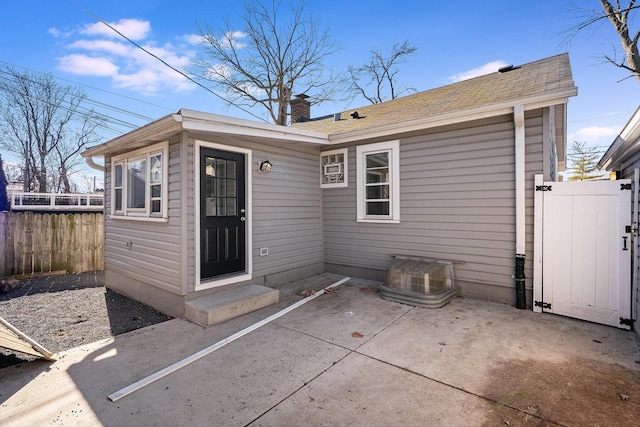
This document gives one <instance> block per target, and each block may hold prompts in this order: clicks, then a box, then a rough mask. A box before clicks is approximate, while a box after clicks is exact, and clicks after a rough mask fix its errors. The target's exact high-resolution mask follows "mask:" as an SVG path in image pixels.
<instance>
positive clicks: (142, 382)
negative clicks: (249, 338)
mask: <svg viewBox="0 0 640 427" xmlns="http://www.w3.org/2000/svg"><path fill="white" fill-rule="evenodd" d="M350 279H351V277H345V278H344V279H341V280H338V281H337V282H335V283H333V284H331V285H329V286H327V287H326V288H324V289H322V290H321V291H318V292H316V293H315V294H313V295H310V296H308V297H306V298H305V299H302V300H300V301H298V302H296V303H295V304H291V305H290V306H289V307H287V308H284V309H282V310H280V311H279V312H277V313H275V314H272V315H271V316H269V317H267V318H266V319H263V320H261V321H259V322H257V323H254V324H253V325H251V326H248V327H246V328H244V329H243V330H241V331H239V332H236V333H235V334H233V335H231V336H229V337H227V338H225V339H223V340H220V341H218V342H217V343H215V344H213V345H210V346H209V347H207V348H205V349H203V350H200V351H199V352H197V353H195V354H192V355H191V356H189V357H186V358H184V359H182V360H180V361H178V362H176V363H174V364H173V365H169V366H167V367H166V368H164V369H161V370H160V371H158V372H156V373H155V374H151V375H149V376H148V377H146V378H143V379H141V380H140V381H136V382H135V383H133V384H131V385H130V386H128V387H125V388H123V389H122V390H119V391H116V392H115V393H112V394H110V395H109V396H108V398H109V400H111V401H112V402H115V401H117V400H120V399H122V398H123V397H125V396H128V395H130V394H131V393H133V392H134V391H136V390H139V389H141V388H142V387H145V386H147V385H149V384H151V383H153V382H155V381H157V380H159V379H160V378H164V377H166V376H167V375H169V374H170V373H172V372H175V371H177V370H178V369H180V368H183V367H185V366H187V365H188V364H190V363H192V362H195V361H196V360H198V359H200V358H202V357H204V356H206V355H207V354H209V353H212V352H214V351H216V350H217V349H219V348H221V347H224V346H225V345H227V344H229V343H231V342H233V341H235V340H237V339H238V338H241V337H243V336H245V335H247V334H248V333H249V332H252V331H255V330H256V329H258V328H260V327H261V326H264V325H266V324H267V323H269V322H271V321H273V320H276V319H277V318H278V317H282V316H284V315H285V314H287V313H288V312H290V311H292V310H294V309H296V308H298V307H300V306H301V305H303V304H306V303H308V302H309V301H311V300H312V299H315V298H318V297H319V296H320V295H322V294H324V293H326V292H327V291H328V290H330V289H332V288H336V287H338V286H340V285H342V284H343V283H344V282H346V281H348V280H350Z"/></svg>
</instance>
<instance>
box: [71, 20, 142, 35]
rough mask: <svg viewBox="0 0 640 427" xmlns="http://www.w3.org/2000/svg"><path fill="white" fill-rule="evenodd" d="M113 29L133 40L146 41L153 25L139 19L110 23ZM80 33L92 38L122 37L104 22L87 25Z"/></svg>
mask: <svg viewBox="0 0 640 427" xmlns="http://www.w3.org/2000/svg"><path fill="white" fill-rule="evenodd" d="M108 24H109V25H110V26H111V27H113V28H115V29H116V30H118V31H119V32H120V33H122V34H124V35H125V36H126V37H128V38H130V39H131V40H144V39H145V38H147V36H148V35H149V33H150V32H151V23H150V22H149V21H141V20H139V19H121V20H119V21H118V22H109V23H108ZM80 32H81V33H82V34H87V35H90V36H105V37H110V38H118V37H120V35H118V33H116V32H115V31H113V30H112V29H111V28H109V27H108V26H106V25H105V24H103V23H102V22H96V23H95V24H87V25H85V26H84V27H83V28H82V29H81V30H80Z"/></svg>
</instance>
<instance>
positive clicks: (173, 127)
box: [81, 110, 329, 157]
mask: <svg viewBox="0 0 640 427" xmlns="http://www.w3.org/2000/svg"><path fill="white" fill-rule="evenodd" d="M181 130H190V131H200V132H206V133H213V134H226V135H237V136H245V137H255V138H261V139H265V140H277V141H288V142H299V143H308V144H316V145H328V144H329V139H328V137H327V135H326V134H323V133H319V132H310V131H305V130H301V129H297V128H291V127H286V126H277V125H273V124H269V123H258V122H253V121H250V120H243V119H236V118H233V117H225V116H220V115H217V114H210V113H202V112H199V111H192V110H180V111H179V112H178V113H174V114H169V115H167V116H165V117H162V118H160V119H158V120H156V121H154V122H151V123H149V124H147V125H144V126H142V127H140V128H138V129H135V130H133V131H131V132H129V133H126V134H124V135H122V136H119V137H117V138H114V139H112V140H110V141H108V142H105V143H104V144H100V145H97V146H95V147H91V148H89V149H87V150H85V151H83V152H82V153H81V154H82V156H83V157H102V156H104V155H105V154H113V153H119V152H124V151H128V150H129V148H131V149H135V148H140V147H144V146H146V145H151V144H154V143H156V142H158V141H160V140H165V139H167V138H168V137H169V135H171V134H175V133H178V132H179V131H181Z"/></svg>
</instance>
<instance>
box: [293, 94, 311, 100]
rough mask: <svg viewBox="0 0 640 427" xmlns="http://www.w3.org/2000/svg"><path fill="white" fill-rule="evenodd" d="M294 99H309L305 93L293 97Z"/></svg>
mask: <svg viewBox="0 0 640 427" xmlns="http://www.w3.org/2000/svg"><path fill="white" fill-rule="evenodd" d="M295 97H296V98H298V99H306V98H309V95H307V94H306V93H299V94H297V95H295Z"/></svg>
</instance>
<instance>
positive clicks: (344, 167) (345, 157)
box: [320, 148, 349, 188]
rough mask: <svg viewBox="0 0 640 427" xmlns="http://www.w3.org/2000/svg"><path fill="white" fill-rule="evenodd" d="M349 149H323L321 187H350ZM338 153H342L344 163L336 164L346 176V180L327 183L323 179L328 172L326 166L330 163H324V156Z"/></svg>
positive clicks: (321, 155)
mask: <svg viewBox="0 0 640 427" xmlns="http://www.w3.org/2000/svg"><path fill="white" fill-rule="evenodd" d="M348 151H349V150H348V149H347V148H340V149H337V150H331V151H322V152H321V153H320V188H339V187H348V186H349V168H348V164H349V158H348ZM336 154H342V159H343V162H342V163H337V164H335V166H338V167H339V168H340V169H341V172H342V175H343V177H344V181H343V182H335V183H334V182H331V183H327V184H325V183H324V182H323V181H324V180H323V178H324V175H325V173H326V169H327V168H326V167H325V166H329V165H323V164H322V158H323V157H326V156H333V155H336Z"/></svg>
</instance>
